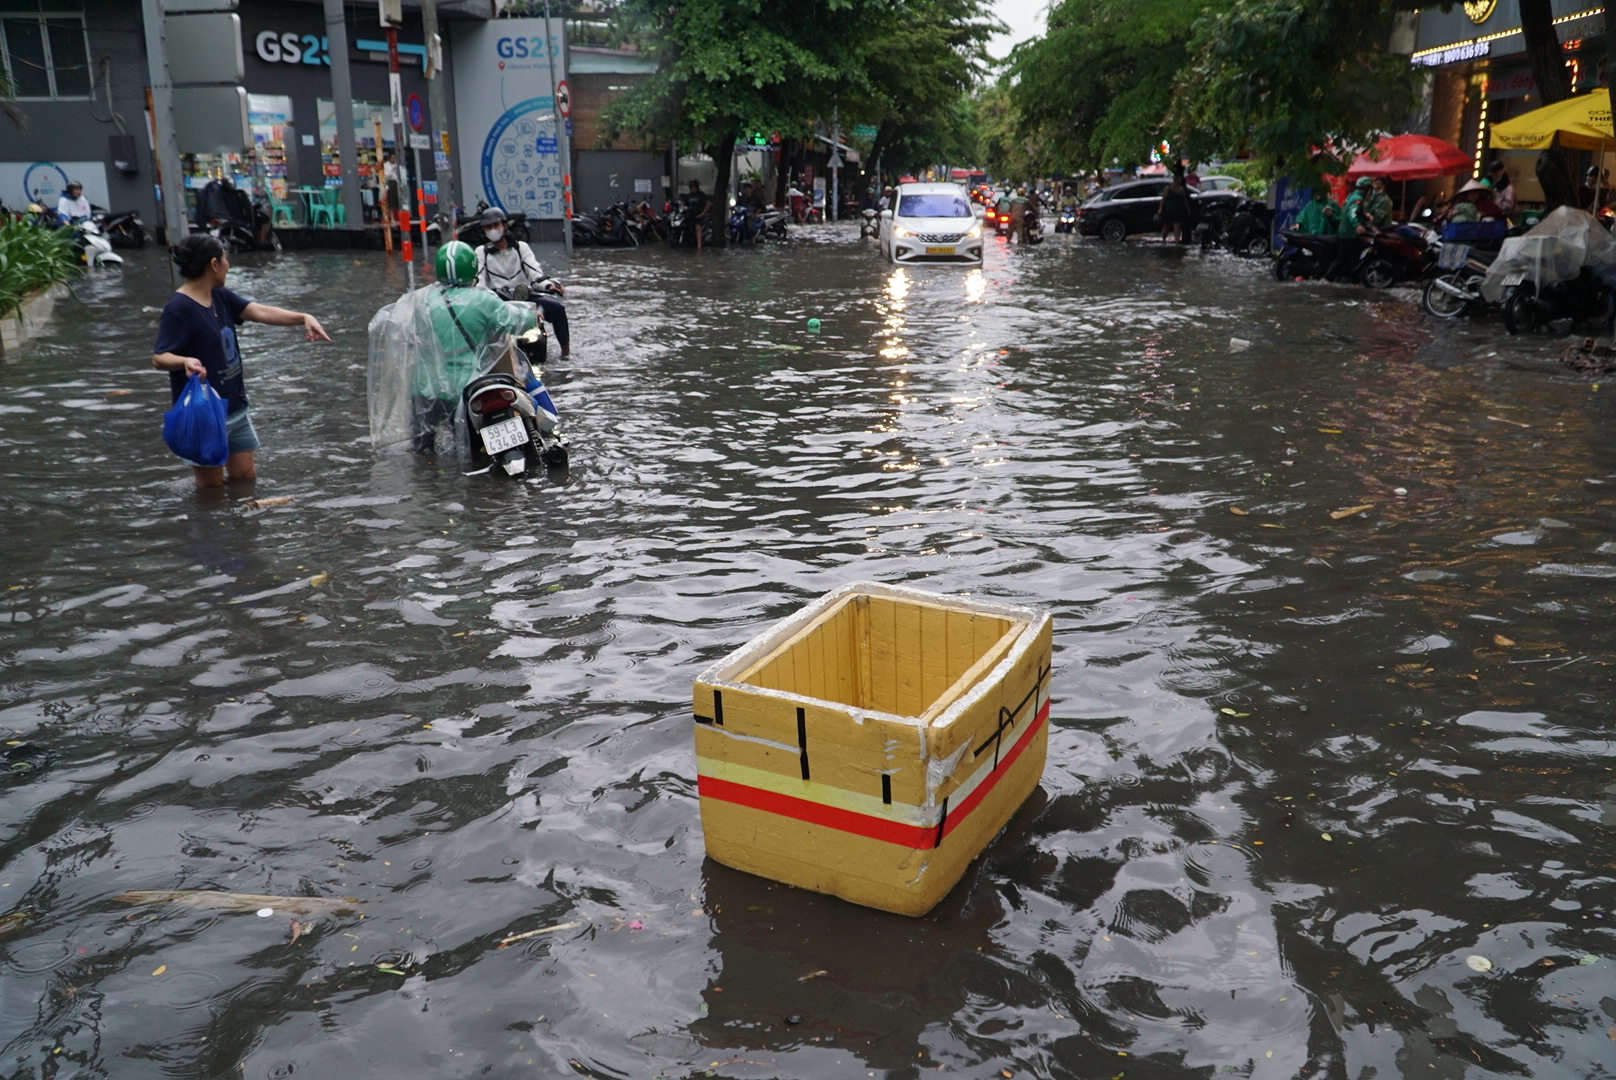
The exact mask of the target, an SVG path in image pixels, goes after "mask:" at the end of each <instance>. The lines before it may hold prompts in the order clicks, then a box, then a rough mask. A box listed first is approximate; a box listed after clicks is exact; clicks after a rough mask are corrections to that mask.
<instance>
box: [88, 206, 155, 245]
mask: <svg viewBox="0 0 1616 1080" xmlns="http://www.w3.org/2000/svg"><path fill="white" fill-rule="evenodd" d="M91 209H93V210H95V211H96V215H95V223H96V224H97V225H99V226H100V227H101V232H102V234H103V235H105V236H106V238H107V239H108V240H109V241H111V243H112V246H113V247H115V248H119V247H126V248H141V247H145V246H146V226H145V225H144V224H142V223H141V220H140V211H139V210H122V211H119V212H118V213H116V214H113V213H108V212H107V211H106V210H103V209H101V208H100V207H91Z"/></svg>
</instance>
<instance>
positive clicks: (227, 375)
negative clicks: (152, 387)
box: [152, 289, 252, 413]
mask: <svg viewBox="0 0 1616 1080" xmlns="http://www.w3.org/2000/svg"><path fill="white" fill-rule="evenodd" d="M250 303H252V301H251V300H248V299H246V298H245V297H243V296H240V295H238V294H236V293H233V292H231V291H230V290H229V289H214V290H213V306H212V307H211V308H206V307H203V306H202V305H201V304H199V303H197V302H196V301H195V300H192V299H191V298H190V297H189V296H186V295H185V294H184V293H182V292H175V293H174V295H173V296H171V297H169V298H168V303H167V304H166V305H164V307H163V314H162V316H161V318H159V319H158V321H157V344H155V345H153V346H152V352H153V353H154V354H155V353H175V354H177V355H179V356H194V357H196V358H197V359H198V360H200V361H202V366H203V367H205V368H207V371H208V383H209V384H210V385H211V386H212V387H213V389H214V390H215V391H217V392H218V395H219V396H220V397H222V398H224V400H225V404H226V407H227V411H228V412H231V413H237V412H240V411H241V410H242V409H245V408H246V407H247V383H246V380H244V379H243V378H242V374H241V349H240V347H239V346H238V345H237V343H236V326H237V325H238V324H240V322H241V313H242V312H243V311H245V310H247V305H248V304H250ZM187 378H188V376H187V375H186V374H185V372H184V371H170V372H169V373H168V388H169V392H170V393H171V394H172V395H173V400H175V401H178V400H179V399H180V394H181V392H182V391H184V389H185V383H186V379H187Z"/></svg>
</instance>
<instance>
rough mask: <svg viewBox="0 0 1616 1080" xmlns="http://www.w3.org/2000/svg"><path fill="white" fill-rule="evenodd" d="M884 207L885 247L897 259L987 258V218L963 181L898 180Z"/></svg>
mask: <svg viewBox="0 0 1616 1080" xmlns="http://www.w3.org/2000/svg"><path fill="white" fill-rule="evenodd" d="M893 197H894V199H896V200H897V203H896V205H895V206H893V207H892V208H891V209H890V210H884V211H882V213H881V253H882V254H883V255H886V256H887V257H888V258H889V259H891V260H892V261H893V262H895V263H899V264H908V263H923V262H955V263H958V262H962V263H980V262H981V261H982V223H981V222H980V221H978V220H977V217H976V214H975V213H974V212H973V211H972V209H971V200H970V198H969V197H968V196H967V195H966V194H965V189H964V188H962V187H960V186H959V185H958V184H899V185H898V187H897V190H896V191H895V192H894V195H893Z"/></svg>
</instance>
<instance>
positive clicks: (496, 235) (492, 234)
mask: <svg viewBox="0 0 1616 1080" xmlns="http://www.w3.org/2000/svg"><path fill="white" fill-rule="evenodd" d="M483 235H485V236H487V237H488V242H489V243H490V244H497V243H499V242H500V240H501V239H502V238H503V237H504V236H505V230H504V229H484V230H483Z"/></svg>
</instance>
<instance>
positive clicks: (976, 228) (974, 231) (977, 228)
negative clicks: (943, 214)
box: [965, 225, 982, 240]
mask: <svg viewBox="0 0 1616 1080" xmlns="http://www.w3.org/2000/svg"><path fill="white" fill-rule="evenodd" d="M981 235H982V226H981V225H972V226H971V227H970V228H969V229H966V230H965V238H966V239H967V240H975V239H977V238H978V237H980V236H981Z"/></svg>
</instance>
